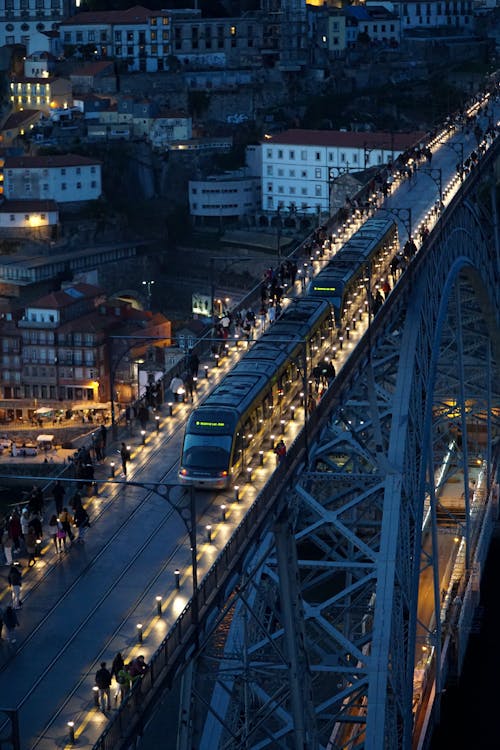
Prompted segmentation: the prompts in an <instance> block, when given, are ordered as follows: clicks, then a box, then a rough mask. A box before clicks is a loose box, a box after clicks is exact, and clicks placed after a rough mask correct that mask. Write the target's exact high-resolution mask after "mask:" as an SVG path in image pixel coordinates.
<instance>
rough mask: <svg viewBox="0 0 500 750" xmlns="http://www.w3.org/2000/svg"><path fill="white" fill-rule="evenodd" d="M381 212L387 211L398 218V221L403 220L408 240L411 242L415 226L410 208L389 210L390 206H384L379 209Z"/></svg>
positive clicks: (403, 207) (402, 207)
mask: <svg viewBox="0 0 500 750" xmlns="http://www.w3.org/2000/svg"><path fill="white" fill-rule="evenodd" d="M378 210H379V211H387V213H389V214H393V215H394V216H397V217H398V219H401V221H402V223H403V226H404V228H405V229H406V232H407V234H408V239H409V240H411V238H412V232H413V224H412V212H411V208H410V207H408V208H407V207H406V206H401V207H400V208H389V207H388V206H382V207H381V208H379V209H378Z"/></svg>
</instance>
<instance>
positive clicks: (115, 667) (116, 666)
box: [111, 651, 125, 703]
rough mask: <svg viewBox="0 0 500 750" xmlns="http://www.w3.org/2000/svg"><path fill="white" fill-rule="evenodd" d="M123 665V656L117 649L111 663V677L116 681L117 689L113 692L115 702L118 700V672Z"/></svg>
mask: <svg viewBox="0 0 500 750" xmlns="http://www.w3.org/2000/svg"><path fill="white" fill-rule="evenodd" d="M124 666H125V662H124V661H123V656H122V655H121V651H118V653H117V654H116V656H115V658H114V659H113V663H112V665H111V679H113V677H114V679H115V680H116V683H117V689H116V693H115V703H116V702H117V700H118V695H119V692H120V691H119V688H118V674H119V672H120V671H121V670H122V669H123V668H124Z"/></svg>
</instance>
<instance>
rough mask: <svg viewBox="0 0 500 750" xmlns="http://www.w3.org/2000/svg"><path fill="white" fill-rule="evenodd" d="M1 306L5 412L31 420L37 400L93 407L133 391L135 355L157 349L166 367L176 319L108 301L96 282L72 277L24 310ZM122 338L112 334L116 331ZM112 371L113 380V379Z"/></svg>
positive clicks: (1, 408) (0, 396)
mask: <svg viewBox="0 0 500 750" xmlns="http://www.w3.org/2000/svg"><path fill="white" fill-rule="evenodd" d="M2 309H3V312H2V311H0V372H1V377H2V380H1V383H0V413H1V414H3V416H4V418H8V419H13V418H21V417H22V418H29V417H31V416H32V414H33V411H34V409H36V408H37V406H46V407H48V408H52V409H72V408H73V407H74V405H75V404H78V405H79V406H78V408H82V405H85V406H86V407H87V408H90V409H91V408H93V407H94V406H96V405H97V404H103V403H104V404H105V403H108V402H109V400H110V394H111V383H112V380H113V383H114V388H115V393H114V397H115V399H116V400H117V401H118V402H120V403H127V402H130V401H131V400H133V399H134V398H135V397H136V394H137V389H136V381H137V366H138V363H137V360H138V359H141V360H142V361H144V359H145V357H146V356H147V358H148V361H149V352H150V351H151V352H152V353H153V357H152V361H153V360H154V362H155V363H156V367H155V369H157V370H158V371H159V372H161V371H162V370H163V365H164V362H165V357H164V352H163V350H164V348H165V347H166V346H169V345H170V344H171V324H170V321H168V320H167V319H166V318H165V317H164V316H163V315H162V314H161V313H157V314H155V315H152V314H151V313H150V312H147V311H144V310H137V309H134V308H133V307H132V306H131V305H130V304H128V303H126V302H123V301H121V300H120V301H119V300H112V299H106V297H105V294H104V292H103V290H102V289H100V288H99V287H95V286H92V285H90V284H84V283H69V284H67V285H66V286H64V287H63V288H62V289H60V290H59V291H54V292H51V293H49V294H46V295H44V296H42V297H40V298H38V299H35V300H33V302H32V303H30V304H28V305H27V306H26V307H24V308H20V307H19V305H16V303H10V306H9V305H7V306H6V304H5V303H4V306H3V308H2ZM114 335H115V336H118V338H116V339H114V340H113V338H112V337H113V336H114ZM112 373H113V378H112Z"/></svg>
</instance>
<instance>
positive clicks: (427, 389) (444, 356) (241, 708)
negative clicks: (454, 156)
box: [181, 147, 500, 750]
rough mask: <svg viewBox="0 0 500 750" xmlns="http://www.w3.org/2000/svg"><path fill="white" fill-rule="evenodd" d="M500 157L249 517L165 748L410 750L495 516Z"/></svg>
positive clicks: (375, 327)
mask: <svg viewBox="0 0 500 750" xmlns="http://www.w3.org/2000/svg"><path fill="white" fill-rule="evenodd" d="M496 154H497V148H496V147H495V150H494V151H493V150H492V152H491V153H490V155H489V158H488V160H487V162H485V163H484V164H483V168H482V169H481V171H480V172H478V173H477V174H475V175H473V176H472V177H471V178H469V180H468V181H467V183H466V185H465V186H464V187H463V188H462V189H461V190H460V191H459V193H458V194H457V195H456V196H455V198H454V199H453V200H452V202H451V204H450V205H449V207H448V208H447V210H446V211H445V213H444V215H443V216H442V217H441V218H440V220H439V221H438V223H437V225H436V227H435V229H434V231H433V232H432V233H431V236H430V238H429V240H428V242H427V243H426V244H425V245H424V246H423V249H422V250H421V251H420V252H419V254H418V255H417V257H416V259H415V261H414V263H413V264H412V266H411V267H410V269H409V270H408V271H407V272H406V274H405V275H404V277H403V278H402V279H401V282H400V283H399V285H398V287H397V293H393V294H392V295H390V296H389V299H388V301H387V303H386V304H385V305H384V307H383V308H382V311H381V312H380V313H379V314H378V315H377V317H376V319H375V320H374V322H373V323H372V324H371V325H370V326H369V328H368V330H367V331H366V332H365V334H364V336H363V338H362V340H361V341H360V342H359V343H358V345H357V347H356V349H355V350H354V352H353V353H352V354H351V356H350V358H349V360H348V361H347V364H346V365H345V366H344V368H343V369H342V370H341V372H340V375H339V376H338V377H337V379H336V381H335V386H334V387H333V388H331V389H330V390H329V391H328V392H327V394H326V396H325V397H324V399H323V400H322V402H321V406H320V408H318V410H317V411H316V412H314V413H313V415H312V417H311V419H310V421H309V423H308V427H307V430H308V454H307V455H306V452H305V442H304V434H301V436H300V438H299V440H297V441H296V443H295V444H294V445H293V446H292V450H291V451H290V454H291V455H290V456H289V458H290V465H289V468H288V471H287V472H286V475H285V473H283V474H280V475H279V476H278V475H275V477H274V478H273V480H272V481H271V483H270V485H268V486H267V487H266V489H265V492H264V493H263V494H264V495H265V497H261V498H259V503H260V504H261V505H262V512H261V514H259V513H258V512H256V513H255V518H253V519H252V521H251V522H250V523H249V525H248V527H247V533H248V534H249V538H247V540H246V549H247V550H248V553H247V554H246V556H245V558H244V561H239V563H238V570H239V573H240V577H239V578H238V582H237V585H235V584H236V579H235V578H231V576H230V575H229V574H228V575H227V576H224V577H222V576H221V578H220V582H219V587H220V589H222V590H223V591H224V592H225V593H224V596H223V597H220V599H219V602H218V604H219V607H220V609H219V608H218V609H217V611H216V613H214V611H213V609H212V617H211V619H210V620H209V622H210V627H209V628H208V627H207V632H206V637H205V638H204V639H203V645H202V647H201V649H200V652H199V654H198V655H197V656H196V658H194V659H193V660H192V661H191V663H190V666H189V670H188V671H187V673H186V675H185V676H184V679H183V701H184V703H183V709H184V714H183V716H184V717H185V719H186V724H185V727H184V731H183V732H181V739H182V744H181V747H183V748H188V747H197V748H200V749H202V750H209V748H214V747H224V748H235V750H236V748H241V747H245V748H264V747H270V748H276V747H283V748H297V750H299V748H301V749H302V748H328V749H329V750H334V749H335V750H337V749H339V750H340V748H354V747H356V748H358V747H359V748H366V749H368V748H369V749H370V750H380V748H391V749H394V750H396V748H410V747H412V746H413V747H415V748H416V747H419V746H424V745H425V742H426V739H428V733H429V731H430V727H431V726H432V712H433V711H435V710H436V708H437V706H438V704H439V700H440V694H441V691H442V689H443V686H444V684H445V680H446V678H447V674H448V673H449V672H452V673H454V674H457V673H460V669H461V666H462V662H463V659H464V654H465V649H466V645H467V641H468V636H469V632H470V627H471V622H472V618H473V615H474V611H475V608H476V606H477V604H478V597H479V572H480V571H481V569H482V568H483V566H484V562H485V558H486V553H487V550H488V545H489V540H490V536H491V533H492V528H493V523H494V521H495V519H496V517H497V512H498V492H497V490H498V485H497V473H496V472H497V460H498V446H497V442H496V441H497V439H498V428H499V416H500V411H499V409H500V393H499V390H498V387H499V382H500V381H499V371H498V364H499V362H500V336H499V310H500V305H499V294H500V283H499V282H500V279H499V244H498V224H497V216H496V202H495V200H496V180H495V178H494V165H495V163H496ZM453 485H455V487H453ZM450 487H451V488H452V492H451V499H450V498H449V497H448V499H447V495H446V492H445V490H446V488H448V494H449V489H450ZM250 530H251V531H250ZM240 545H241V546H242V547H243V546H244V545H245V541H244V535H243V534H242V538H241V541H240ZM224 586H226V588H225V589H224V588H223V587H224Z"/></svg>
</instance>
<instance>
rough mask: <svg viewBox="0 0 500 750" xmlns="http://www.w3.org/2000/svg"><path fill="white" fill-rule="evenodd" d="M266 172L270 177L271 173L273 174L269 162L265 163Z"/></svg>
mask: <svg viewBox="0 0 500 750" xmlns="http://www.w3.org/2000/svg"><path fill="white" fill-rule="evenodd" d="M267 174H268V175H269V176H270V177H272V174H273V168H272V166H271V165H269V164H268V165H267Z"/></svg>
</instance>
